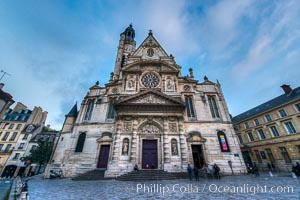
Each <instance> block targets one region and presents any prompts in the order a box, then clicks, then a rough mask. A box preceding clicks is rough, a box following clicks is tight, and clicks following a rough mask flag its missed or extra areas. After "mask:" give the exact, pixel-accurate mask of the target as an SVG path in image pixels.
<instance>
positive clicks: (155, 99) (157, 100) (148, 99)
mask: <svg viewBox="0 0 300 200" xmlns="http://www.w3.org/2000/svg"><path fill="white" fill-rule="evenodd" d="M130 103H146V104H147V103H151V104H167V103H168V101H166V100H165V99H162V98H158V97H157V96H156V95H153V94H148V95H146V96H144V97H142V98H139V99H136V100H134V101H132V102H130Z"/></svg>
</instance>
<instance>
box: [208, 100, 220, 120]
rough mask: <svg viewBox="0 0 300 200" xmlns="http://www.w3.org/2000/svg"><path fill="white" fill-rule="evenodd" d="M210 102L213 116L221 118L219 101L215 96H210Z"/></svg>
mask: <svg viewBox="0 0 300 200" xmlns="http://www.w3.org/2000/svg"><path fill="white" fill-rule="evenodd" d="M208 103H209V108H210V112H211V116H212V117H213V118H220V114H219V110H218V106H217V102H216V99H215V97H214V96H208Z"/></svg>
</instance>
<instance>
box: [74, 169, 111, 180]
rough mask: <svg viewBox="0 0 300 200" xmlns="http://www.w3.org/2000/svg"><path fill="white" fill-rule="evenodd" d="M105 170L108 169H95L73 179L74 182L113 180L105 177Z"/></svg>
mask: <svg viewBox="0 0 300 200" xmlns="http://www.w3.org/2000/svg"><path fill="white" fill-rule="evenodd" d="M105 170H106V169H94V170H91V171H88V172H86V173H83V174H79V175H78V176H76V177H74V178H72V180H74V181H82V180H85V181H89V180H104V179H111V178H105V177H104V174H105Z"/></svg>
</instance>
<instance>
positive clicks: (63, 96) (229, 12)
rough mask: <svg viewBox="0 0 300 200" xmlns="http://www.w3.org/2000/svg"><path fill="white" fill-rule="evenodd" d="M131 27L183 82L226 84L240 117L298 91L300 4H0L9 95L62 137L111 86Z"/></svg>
mask: <svg viewBox="0 0 300 200" xmlns="http://www.w3.org/2000/svg"><path fill="white" fill-rule="evenodd" d="M130 23H132V24H133V28H134V29H135V32H136V37H135V40H136V42H137V46H139V44H140V43H141V42H142V41H143V40H144V39H145V38H146V37H147V35H148V31H149V30H150V29H151V30H152V31H153V35H154V37H155V38H156V39H157V40H158V42H159V43H160V44H161V45H162V47H163V48H164V49H165V51H166V52H167V53H168V54H172V55H173V56H174V57H175V60H176V62H177V64H178V65H180V66H182V74H183V75H186V74H188V69H189V68H190V67H192V68H193V70H194V75H195V79H197V80H199V81H200V82H202V81H203V77H204V76H205V75H206V76H207V77H208V78H209V80H211V81H214V82H215V81H216V80H219V82H220V83H221V85H222V90H223V93H224V95H225V99H226V101H227V104H228V107H229V111H230V113H231V114H232V116H235V115H237V114H240V113H242V112H244V111H246V110H248V109H250V108H253V107H254V106H257V105H259V104H261V103H263V102H265V101H267V100H270V99H271V98H274V97H276V96H279V95H281V94H283V91H282V89H281V88H280V86H281V85H282V84H289V85H291V87H292V88H296V87H298V86H300V78H299V77H300V1H298V0H294V1H293V0H285V1H273V0H239V1H234V0H227V1H226V0H225V1H214V0H198V1H193V0H152V1H149V0H136V1H134V0H126V1H125V0H101V1H100V0H99V1H96V0H89V1H84V0H81V1H76V0H69V1H63V0H40V1H37V0H26V1H22V0H0V27H1V28H0V69H1V70H3V71H5V72H7V73H9V74H10V76H9V75H6V76H4V77H3V78H2V80H1V82H3V83H4V84H5V86H4V88H3V90H4V91H6V92H8V93H10V94H11V95H12V96H13V97H14V100H15V101H16V102H18V101H19V102H22V103H23V104H25V105H26V106H27V107H28V108H29V109H33V107H34V106H40V107H42V108H43V110H46V111H47V112H48V118H47V121H46V123H47V124H50V125H51V127H52V128H56V129H57V130H60V129H61V127H62V124H63V122H64V117H65V114H67V113H68V112H69V110H70V109H71V108H72V106H73V105H74V104H75V102H76V101H77V102H78V105H80V103H81V101H82V100H83V98H84V96H85V95H86V93H87V92H88V88H89V87H91V86H93V85H94V84H95V82H96V81H97V80H98V81H99V82H100V86H103V85H104V84H105V83H107V82H108V80H109V77H110V73H111V72H112V71H113V68H114V63H115V59H116V53H117V46H118V42H119V37H120V33H122V32H123V31H124V30H125V28H126V27H128V25H129V24H130ZM0 75H2V74H0Z"/></svg>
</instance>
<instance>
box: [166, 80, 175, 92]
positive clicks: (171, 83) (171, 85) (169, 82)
mask: <svg viewBox="0 0 300 200" xmlns="http://www.w3.org/2000/svg"><path fill="white" fill-rule="evenodd" d="M167 90H168V91H174V81H173V80H172V79H168V80H167Z"/></svg>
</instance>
